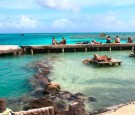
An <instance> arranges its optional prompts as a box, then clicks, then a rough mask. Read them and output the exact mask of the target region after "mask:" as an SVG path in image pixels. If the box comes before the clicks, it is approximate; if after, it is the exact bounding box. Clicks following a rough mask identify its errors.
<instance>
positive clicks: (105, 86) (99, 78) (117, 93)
mask: <svg viewBox="0 0 135 115" xmlns="http://www.w3.org/2000/svg"><path fill="white" fill-rule="evenodd" d="M107 36H111V38H112V41H113V40H114V39H115V37H116V36H119V38H120V39H121V42H122V43H125V42H126V41H127V38H128V37H132V38H133V40H134V39H135V32H130V33H129V32H120V33H118V32H117V33H116V32H113V33H106V36H105V37H100V33H30V34H29V33H24V34H20V33H18V34H0V45H19V46H23V45H51V42H52V37H55V38H56V40H57V41H60V40H61V39H62V38H63V37H65V38H66V40H67V44H75V43H77V42H82V41H92V40H93V39H94V40H96V41H99V42H102V43H105V42H106V40H105V38H106V37H107ZM94 53H97V54H99V55H108V56H109V57H113V58H117V59H120V60H122V64H121V65H118V66H113V67H112V66H109V67H108V66H105V67H99V66H97V65H92V64H87V65H85V64H83V63H82V61H83V60H85V59H88V58H92V57H93V55H94ZM129 54H130V51H127V50H126V51H124V50H122V51H90V52H68V53H45V54H34V55H30V54H26V55H20V56H0V98H6V99H14V100H16V101H17V99H18V98H19V97H21V96H24V95H28V94H29V93H30V92H32V90H33V88H32V86H31V82H30V80H31V79H32V77H33V76H34V75H35V74H36V72H37V71H35V69H33V68H32V64H33V63H34V62H36V61H43V60H48V59H51V58H54V57H55V59H53V62H52V66H53V69H52V70H51V73H50V74H49V75H48V77H49V79H51V80H52V81H54V82H58V83H59V84H60V86H61V89H62V90H66V91H70V92H71V93H83V94H84V95H85V96H86V97H94V98H95V99H96V101H94V102H88V101H86V102H85V106H86V109H87V110H89V111H93V110H97V109H102V108H105V107H109V106H113V105H116V104H121V103H127V102H130V101H134V100H135V96H134V95H135V85H134V84H135V77H134V75H135V71H134V68H135V58H133V57H129ZM18 101H19V100H18ZM11 108H12V109H13V110H14V107H11ZM19 109H20V108H18V110H19Z"/></svg>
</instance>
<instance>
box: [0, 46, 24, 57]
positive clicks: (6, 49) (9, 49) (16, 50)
mask: <svg viewBox="0 0 135 115" xmlns="http://www.w3.org/2000/svg"><path fill="white" fill-rule="evenodd" d="M21 53H22V48H20V47H19V46H17V45H0V55H6V54H13V55H20V54H21Z"/></svg>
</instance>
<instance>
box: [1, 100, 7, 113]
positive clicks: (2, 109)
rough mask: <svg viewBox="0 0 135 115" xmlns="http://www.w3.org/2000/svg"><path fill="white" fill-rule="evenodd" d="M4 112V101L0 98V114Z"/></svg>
mask: <svg viewBox="0 0 135 115" xmlns="http://www.w3.org/2000/svg"><path fill="white" fill-rule="evenodd" d="M5 110H6V101H5V99H3V98H0V113H2V112H4V111H5Z"/></svg>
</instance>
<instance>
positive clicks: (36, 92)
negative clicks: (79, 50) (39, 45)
mask: <svg viewBox="0 0 135 115" xmlns="http://www.w3.org/2000/svg"><path fill="white" fill-rule="evenodd" d="M55 58H56V57H52V58H51V59H47V60H43V61H37V62H34V63H32V64H31V65H30V66H31V67H32V68H33V69H35V70H36V71H37V72H36V74H35V75H34V76H33V77H32V79H31V80H30V84H31V86H32V88H33V91H32V92H31V93H30V94H29V95H25V96H22V97H20V98H18V99H12V100H8V104H9V107H11V105H12V106H13V105H14V106H20V108H19V109H22V110H28V109H37V108H42V107H47V106H54V108H55V113H59V114H60V113H65V112H67V110H68V108H69V104H70V103H73V102H76V101H77V102H82V103H84V102H85V101H87V102H91V101H96V99H95V98H93V97H86V96H85V95H84V94H82V93H79V92H78V93H76V94H72V93H71V92H69V91H62V90H61V86H60V84H59V83H55V82H53V81H51V80H50V79H49V74H50V73H51V70H52V69H53V66H52V62H53V60H54V59H55ZM11 108H12V107H11ZM13 110H14V109H13ZM14 111H18V109H16V110H14Z"/></svg>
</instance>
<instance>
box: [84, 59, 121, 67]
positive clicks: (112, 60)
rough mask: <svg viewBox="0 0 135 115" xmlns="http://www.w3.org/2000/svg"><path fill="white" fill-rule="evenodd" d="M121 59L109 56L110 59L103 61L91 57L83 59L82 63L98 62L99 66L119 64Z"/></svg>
mask: <svg viewBox="0 0 135 115" xmlns="http://www.w3.org/2000/svg"><path fill="white" fill-rule="evenodd" d="M121 62H122V61H121V60H119V59H115V58H111V60H109V61H107V62H105V61H96V60H94V59H93V58H91V59H86V60H84V61H83V63H84V64H86V63H95V64H98V65H99V66H102V65H113V66H114V65H121Z"/></svg>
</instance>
